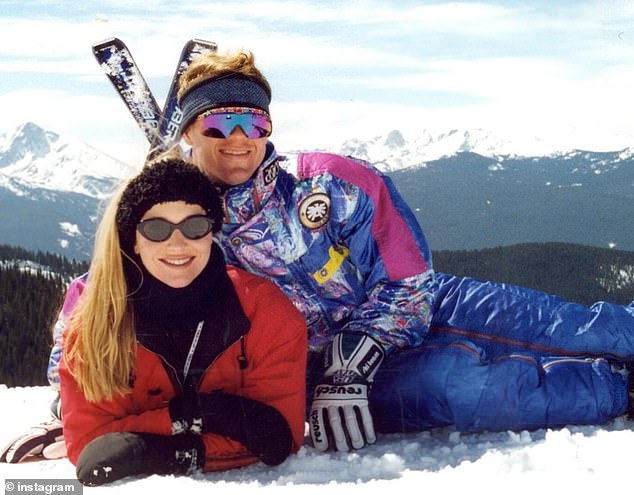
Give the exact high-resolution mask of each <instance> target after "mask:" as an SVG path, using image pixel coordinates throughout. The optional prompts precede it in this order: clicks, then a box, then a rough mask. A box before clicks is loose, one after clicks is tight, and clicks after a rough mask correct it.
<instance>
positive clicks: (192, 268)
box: [134, 201, 212, 288]
mask: <svg viewBox="0 0 634 495" xmlns="http://www.w3.org/2000/svg"><path fill="white" fill-rule="evenodd" d="M204 214H205V210H204V209H203V208H202V206H200V205H191V204H188V203H185V202H184V201H171V202H168V203H159V204H157V205H154V206H153V207H152V208H150V209H149V210H148V211H147V212H145V215H143V218H142V219H141V220H149V219H151V218H162V219H163V220H167V221H168V222H171V223H173V224H177V223H180V222H182V221H183V220H185V219H186V218H187V217H190V216H192V215H204ZM211 244H212V235H211V233H209V234H207V235H206V236H204V237H202V238H200V239H197V240H192V239H188V238H187V237H185V236H184V235H183V234H182V232H181V231H180V230H178V229H175V230H174V231H173V232H172V235H171V236H170V237H169V239H167V240H165V241H162V242H154V241H150V240H149V239H146V238H145V237H143V236H142V235H141V234H140V233H139V232H138V231H137V232H136V242H135V245H134V252H135V253H136V254H137V255H139V257H140V258H141V262H142V263H143V265H144V266H145V268H146V269H147V271H148V272H150V273H151V274H152V275H153V276H154V277H156V278H157V279H159V280H160V281H161V282H163V283H164V284H166V285H169V286H170V287H174V288H182V287H187V286H188V285H189V284H190V283H192V281H193V280H194V279H195V278H196V277H197V276H198V275H200V273H201V272H202V271H203V269H204V268H205V266H207V263H208V261H209V258H210V256H211Z"/></svg>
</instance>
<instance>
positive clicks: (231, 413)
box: [199, 392, 293, 466]
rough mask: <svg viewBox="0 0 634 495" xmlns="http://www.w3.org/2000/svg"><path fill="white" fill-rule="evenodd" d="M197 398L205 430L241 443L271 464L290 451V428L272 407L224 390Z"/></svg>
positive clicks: (283, 457)
mask: <svg viewBox="0 0 634 495" xmlns="http://www.w3.org/2000/svg"><path fill="white" fill-rule="evenodd" d="M199 399H200V401H199V402H200V408H201V413H202V420H203V421H202V424H203V431H204V432H208V433H216V434H218V435H222V436H226V437H229V438H232V439H233V440H236V441H238V442H240V443H241V444H242V445H244V446H245V447H246V449H247V450H249V452H251V453H252V454H253V455H255V456H256V457H258V458H260V460H261V461H262V462H264V463H265V464H268V465H270V466H276V465H278V464H281V463H282V462H284V460H285V459H286V458H287V457H288V455H289V454H290V453H291V449H292V448H293V436H292V433H291V429H290V427H289V426H288V423H287V421H286V419H285V418H284V416H282V414H281V413H280V412H279V411H278V410H277V409H275V408H274V407H271V406H269V405H267V404H264V403H262V402H258V401H256V400H253V399H248V398H246V397H240V396H238V395H232V394H226V393H224V392H214V393H212V394H200V396H199Z"/></svg>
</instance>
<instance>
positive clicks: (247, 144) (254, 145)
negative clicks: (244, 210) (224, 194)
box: [183, 120, 267, 186]
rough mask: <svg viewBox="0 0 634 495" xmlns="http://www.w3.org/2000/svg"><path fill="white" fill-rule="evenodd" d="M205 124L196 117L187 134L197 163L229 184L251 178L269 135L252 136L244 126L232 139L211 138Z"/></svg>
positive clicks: (216, 179)
mask: <svg viewBox="0 0 634 495" xmlns="http://www.w3.org/2000/svg"><path fill="white" fill-rule="evenodd" d="M201 127H202V123H201V121H200V120H195V121H194V122H193V123H192V124H191V125H190V126H189V127H188V128H187V130H186V131H185V133H184V134H183V138H184V139H185V141H186V142H187V144H189V145H190V146H191V147H192V160H193V162H194V164H195V165H196V166H197V167H198V168H200V169H201V170H202V171H203V172H205V173H206V174H207V175H208V176H209V177H211V178H212V179H213V180H215V181H217V182H220V183H222V184H225V185H228V186H236V185H238V184H242V183H243V182H245V181H247V180H248V179H249V178H251V176H252V175H253V173H254V172H255V170H256V169H257V168H258V166H259V165H260V163H262V160H264V155H265V153H266V139H267V138H266V137H264V138H258V139H249V138H248V137H247V136H246V134H245V133H244V132H243V131H242V129H241V128H240V127H236V128H234V129H233V132H232V133H231V135H230V136H229V137H228V138H213V137H207V136H205V135H204V134H203V132H202V128H201Z"/></svg>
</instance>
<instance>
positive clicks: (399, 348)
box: [49, 142, 634, 432]
mask: <svg viewBox="0 0 634 495" xmlns="http://www.w3.org/2000/svg"><path fill="white" fill-rule="evenodd" d="M223 200H224V207H225V215H226V219H225V224H224V225H223V228H222V231H221V233H220V239H219V240H220V241H221V244H222V246H223V249H224V251H225V255H226V257H227V261H228V263H230V264H233V265H235V266H238V267H240V268H243V269H245V270H247V271H250V272H252V273H255V274H258V275H262V276H264V277H266V278H269V279H271V280H272V281H273V282H274V283H276V284H277V285H278V286H279V287H280V288H281V289H282V290H283V291H284V293H285V294H286V295H287V296H288V297H289V298H290V299H291V300H292V301H293V303H294V304H295V306H296V307H297V308H298V309H299V310H300V311H301V312H302V313H303V314H304V316H305V318H306V322H307V327H308V334H309V360H308V361H309V368H308V373H307V380H308V383H307V388H308V394H307V398H308V400H309V401H310V400H311V398H312V387H313V386H314V385H315V383H317V381H318V380H320V378H321V376H322V373H323V371H324V370H323V367H322V360H321V353H322V352H323V350H324V349H325V347H326V346H327V345H328V344H329V342H330V341H331V340H332V338H333V336H334V335H335V334H336V333H338V332H363V333H367V334H369V335H371V336H372V337H373V338H374V339H375V340H377V341H378V342H380V343H381V345H382V346H383V348H384V350H385V353H386V358H385V360H384V362H383V364H382V365H381V366H380V367H379V370H378V372H377V374H376V375H375V378H374V384H373V386H372V389H371V393H370V409H371V411H372V415H373V419H374V423H375V427H376V429H377V431H379V432H405V431H420V430H424V429H429V428H433V427H439V426H448V425H455V427H456V429H457V430H459V431H465V432H475V431H483V430H489V431H494V430H522V429H537V428H543V427H554V426H562V425H566V424H600V423H603V422H605V421H607V420H609V419H611V418H614V417H616V416H619V415H622V414H623V413H624V412H625V410H626V408H627V403H628V395H627V373H626V372H625V371H624V369H623V363H624V362H627V361H630V360H632V359H633V357H634V307H632V306H628V307H624V306H617V305H613V304H608V303H598V304H596V305H594V306H592V307H590V308H588V307H585V306H581V305H578V304H572V303H569V302H566V301H564V300H562V299H560V298H558V297H555V296H551V295H548V294H544V293H541V292H537V291H534V290H530V289H525V288H521V287H514V286H508V285H505V284H498V283H491V282H480V281H477V280H474V279H469V278H461V277H453V276H450V275H446V274H442V273H436V272H434V270H433V268H432V258H431V253H430V249H429V247H428V245H427V242H426V240H425V237H424V235H423V232H422V230H421V229H420V227H419V225H418V223H417V221H416V219H415V218H414V216H413V214H412V212H411V211H410V210H409V208H408V207H407V205H406V204H405V202H404V201H403V199H402V198H401V197H400V195H399V194H398V192H397V191H396V190H395V188H394V186H393V184H392V182H391V181H390V179H389V178H388V177H386V176H384V175H383V174H381V173H380V172H378V171H377V170H376V169H374V168H373V167H372V166H370V165H368V164H366V163H364V162H360V161H357V160H354V159H350V158H344V157H342V156H339V155H333V154H327V153H301V154H299V155H298V156H297V157H296V162H295V160H289V159H285V158H282V157H278V156H277V154H276V152H275V149H274V147H273V145H272V143H270V142H269V143H268V145H267V154H266V157H265V160H264V162H263V163H262V164H261V165H260V167H259V169H258V170H257V172H256V173H255V174H254V176H253V177H252V178H251V179H249V180H248V181H246V182H245V183H243V184H240V185H237V186H233V187H229V188H227V189H226V190H224V191H223ZM83 283H84V281H83V280H78V281H77V283H76V284H75V285H76V287H75V290H77V286H79V285H82V284H83ZM72 290H73V286H72V285H71V288H70V289H69V291H72ZM68 309H69V308H66V310H67V311H66V316H64V314H60V319H62V318H65V317H67V314H68ZM62 327H63V325H61V324H60V325H58V326H57V328H58V331H57V332H56V334H57V335H56V340H57V342H58V345H57V346H56V347H57V351H56V349H55V348H54V349H53V352H52V354H51V364H50V366H49V379H50V381H51V383H52V384H53V385H54V384H55V381H56V368H57V361H58V360H59V352H58V351H59V342H60V341H61V333H62V331H61V329H62Z"/></svg>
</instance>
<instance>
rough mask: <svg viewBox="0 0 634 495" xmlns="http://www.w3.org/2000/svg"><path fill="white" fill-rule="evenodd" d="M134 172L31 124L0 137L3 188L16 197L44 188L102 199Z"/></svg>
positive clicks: (111, 159) (87, 147)
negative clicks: (123, 178)
mask: <svg viewBox="0 0 634 495" xmlns="http://www.w3.org/2000/svg"><path fill="white" fill-rule="evenodd" d="M131 171H132V170H131V168H130V166H128V165H126V164H124V163H122V162H120V161H118V160H116V159H114V158H111V157H109V156H108V155H106V154H104V153H102V152H100V151H98V150H96V149H94V148H92V147H91V146H89V145H87V144H85V143H82V142H80V141H76V140H70V139H67V138H62V137H60V136H59V135H57V134H55V133H53V132H50V131H46V130H44V129H42V128H41V127H39V126H37V125H36V124H33V123H31V122H28V123H26V124H23V125H21V126H19V127H17V128H16V129H14V130H12V131H10V132H7V133H6V134H4V135H3V136H0V186H2V187H4V188H6V189H8V190H11V191H13V192H14V193H15V194H17V195H30V194H33V192H34V190H37V189H44V190H49V191H56V192H74V193H78V194H84V195H86V196H90V197H93V198H98V199H102V198H104V197H105V196H106V195H107V194H108V193H109V192H110V191H111V189H112V186H113V184H115V183H117V182H118V181H119V180H120V179H121V178H122V177H126V176H127V175H129V174H130V173H131Z"/></svg>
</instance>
